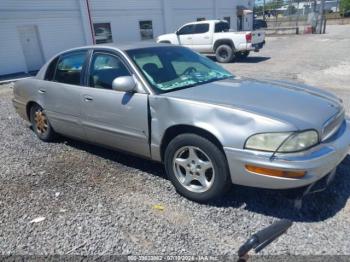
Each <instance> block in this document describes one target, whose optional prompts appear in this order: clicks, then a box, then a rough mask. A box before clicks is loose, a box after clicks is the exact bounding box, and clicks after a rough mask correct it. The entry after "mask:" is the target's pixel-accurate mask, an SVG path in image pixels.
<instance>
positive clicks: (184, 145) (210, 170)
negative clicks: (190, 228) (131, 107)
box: [164, 134, 231, 202]
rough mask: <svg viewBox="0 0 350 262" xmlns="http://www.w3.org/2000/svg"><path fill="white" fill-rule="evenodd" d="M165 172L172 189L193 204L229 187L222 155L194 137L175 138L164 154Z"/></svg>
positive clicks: (213, 197) (219, 194)
mask: <svg viewBox="0 0 350 262" xmlns="http://www.w3.org/2000/svg"><path fill="white" fill-rule="evenodd" d="M164 160H165V169H166V172H167V175H168V177H169V180H170V181H171V182H172V183H173V185H174V186H175V188H176V190H177V191H178V192H179V193H180V194H181V195H183V196H185V197H186V198H188V199H190V200H193V201H196V202H207V201H209V200H212V199H215V198H217V197H219V196H221V195H223V194H224V193H225V192H226V191H227V190H228V189H229V187H230V186H231V180H230V179H229V171H228V166H227V161H226V158H225V155H224V153H223V152H222V151H221V150H220V149H219V148H218V147H217V146H216V145H215V144H214V143H212V142H211V141H209V140H208V139H206V138H203V137H201V136H198V135H195V134H182V135H179V136H177V137H175V138H174V139H173V140H172V141H171V142H170V143H169V145H168V147H167V149H166V151H165V159H164Z"/></svg>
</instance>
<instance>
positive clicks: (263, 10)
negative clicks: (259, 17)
mask: <svg viewBox="0 0 350 262" xmlns="http://www.w3.org/2000/svg"><path fill="white" fill-rule="evenodd" d="M263 20H264V21H266V20H265V0H264V2H263Z"/></svg>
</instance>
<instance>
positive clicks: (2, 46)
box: [0, 0, 86, 75]
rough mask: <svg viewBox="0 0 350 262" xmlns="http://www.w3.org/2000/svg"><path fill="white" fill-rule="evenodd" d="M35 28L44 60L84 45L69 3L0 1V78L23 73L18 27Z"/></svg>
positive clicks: (68, 0)
mask: <svg viewBox="0 0 350 262" xmlns="http://www.w3.org/2000/svg"><path fill="white" fill-rule="evenodd" d="M23 25H36V26H37V28H38V35H39V41H40V44H41V47H42V53H43V56H44V59H45V60H48V59H49V58H51V57H52V56H53V55H54V54H56V53H57V52H60V51H62V50H65V49H68V48H72V47H75V46H81V45H84V44H85V42H86V41H85V38H84V35H83V34H82V33H81V32H82V28H83V27H82V23H81V18H80V11H79V5H78V2H77V1H72V0H50V1H38V0H37V1H33V0H31V1H24V0H16V1H13V0H1V1H0V35H1V38H0V75H5V74H11V73H16V72H25V71H27V66H26V62H25V58H24V55H23V52H22V46H21V44H20V39H19V35H18V32H17V27H18V26H23Z"/></svg>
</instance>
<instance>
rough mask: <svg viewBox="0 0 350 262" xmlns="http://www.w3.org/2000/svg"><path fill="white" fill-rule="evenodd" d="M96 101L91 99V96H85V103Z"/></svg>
mask: <svg viewBox="0 0 350 262" xmlns="http://www.w3.org/2000/svg"><path fill="white" fill-rule="evenodd" d="M93 100H94V99H93V98H92V97H91V96H84V101H85V102H91V101H93Z"/></svg>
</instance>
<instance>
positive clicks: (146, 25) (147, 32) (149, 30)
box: [140, 20, 153, 40]
mask: <svg viewBox="0 0 350 262" xmlns="http://www.w3.org/2000/svg"><path fill="white" fill-rule="evenodd" d="M140 34H141V40H148V39H153V25H152V21H151V20H146V21H140Z"/></svg>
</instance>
